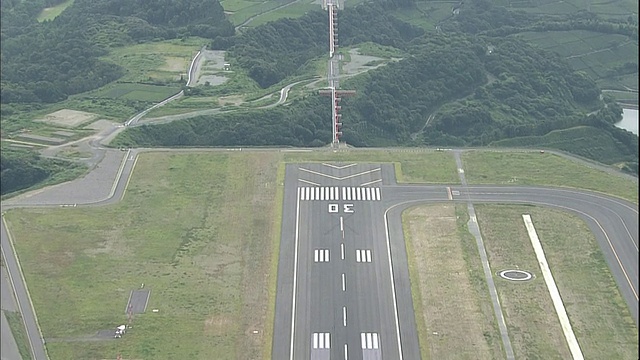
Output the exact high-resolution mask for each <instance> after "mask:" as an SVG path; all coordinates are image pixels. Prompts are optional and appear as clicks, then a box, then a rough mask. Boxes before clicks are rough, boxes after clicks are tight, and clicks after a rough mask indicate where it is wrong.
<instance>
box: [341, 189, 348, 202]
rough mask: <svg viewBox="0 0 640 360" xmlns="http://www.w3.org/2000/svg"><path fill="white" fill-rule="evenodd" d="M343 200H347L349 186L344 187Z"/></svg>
mask: <svg viewBox="0 0 640 360" xmlns="http://www.w3.org/2000/svg"><path fill="white" fill-rule="evenodd" d="M342 200H347V188H346V187H343V188H342Z"/></svg>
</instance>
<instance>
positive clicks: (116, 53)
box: [105, 37, 211, 83]
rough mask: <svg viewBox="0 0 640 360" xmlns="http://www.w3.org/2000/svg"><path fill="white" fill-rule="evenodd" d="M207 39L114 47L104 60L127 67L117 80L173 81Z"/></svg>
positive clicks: (174, 81) (184, 69)
mask: <svg viewBox="0 0 640 360" xmlns="http://www.w3.org/2000/svg"><path fill="white" fill-rule="evenodd" d="M210 41H211V40H207V39H203V38H198V37H190V38H186V39H185V40H184V41H183V40H181V39H173V40H166V41H156V42H151V43H145V44H137V45H131V46H124V47H119V48H115V49H113V50H112V51H111V53H110V54H109V55H107V56H106V57H105V59H106V60H109V61H112V62H114V63H116V64H118V65H120V66H122V67H124V68H125V69H126V70H127V73H126V74H125V75H124V76H123V77H122V78H120V79H119V81H121V82H133V83H136V82H156V83H158V82H159V83H176V82H178V81H180V77H181V76H183V77H184V80H185V81H186V74H187V71H188V70H189V65H190V64H191V60H192V59H193V57H194V56H195V55H196V53H197V52H198V50H200V48H202V46H203V45H205V44H208V43H209V42H210Z"/></svg>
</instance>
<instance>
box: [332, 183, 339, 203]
mask: <svg viewBox="0 0 640 360" xmlns="http://www.w3.org/2000/svg"><path fill="white" fill-rule="evenodd" d="M338 189H340V188H339V187H337V186H336V187H334V188H333V190H334V194H335V195H336V197H335V200H340V192H339V191H338Z"/></svg>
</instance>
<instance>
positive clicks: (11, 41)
mask: <svg viewBox="0 0 640 360" xmlns="http://www.w3.org/2000/svg"><path fill="white" fill-rule="evenodd" d="M36 3H37V4H41V3H40V2H35V1H28V0H27V1H24V2H16V3H15V4H13V2H7V3H6V4H5V2H3V11H2V31H1V39H2V42H1V51H2V58H1V65H2V82H1V83H0V85H1V86H0V91H1V94H2V97H1V101H2V104H3V105H5V104H36V105H37V104H38V103H55V102H59V101H61V100H64V99H66V98H67V97H68V96H70V95H73V94H79V93H82V92H86V91H89V90H93V89H96V88H98V87H101V86H103V85H105V84H108V83H110V82H112V81H114V80H117V79H118V78H120V77H121V76H122V75H124V72H123V69H122V68H121V67H119V66H117V65H115V64H113V63H109V62H105V61H104V60H101V59H99V57H101V56H103V55H106V54H108V52H109V49H110V48H113V47H117V46H122V45H127V44H134V43H140V42H147V41H151V40H162V39H173V38H179V37H186V36H191V35H197V36H204V37H209V38H214V37H216V36H219V35H225V36H226V35H231V34H233V31H234V30H233V26H232V25H231V23H230V22H229V21H228V20H226V19H225V15H224V10H223V9H222V6H220V3H219V2H218V1H217V0H182V1H163V2H157V1H156V2H154V3H150V2H148V1H144V0H135V1H123V0H99V1H95V0H76V1H75V2H74V3H73V4H72V5H71V6H69V7H68V8H67V9H66V10H65V11H64V12H63V13H62V14H60V15H59V16H58V17H56V18H55V19H54V20H52V21H44V22H42V23H39V22H37V20H36V15H37V12H38V11H39V9H41V8H42V7H44V5H42V4H44V2H43V3H42V4H41V5H40V7H38V6H36ZM29 6H31V7H29ZM16 108H18V107H11V106H3V115H8V114H11V113H12V112H13V109H16Z"/></svg>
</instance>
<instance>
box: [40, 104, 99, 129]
mask: <svg viewBox="0 0 640 360" xmlns="http://www.w3.org/2000/svg"><path fill="white" fill-rule="evenodd" d="M97 117H98V115H97V114H92V113H88V112H85V111H77V110H69V109H62V110H58V111H55V112H52V113H50V114H47V115H45V116H44V117H43V118H42V119H36V120H35V121H39V122H44V123H47V124H49V125H55V126H63V127H69V128H73V127H76V126H78V125H80V124H84V123H87V122H89V121H92V120H95V119H96V118H97Z"/></svg>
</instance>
